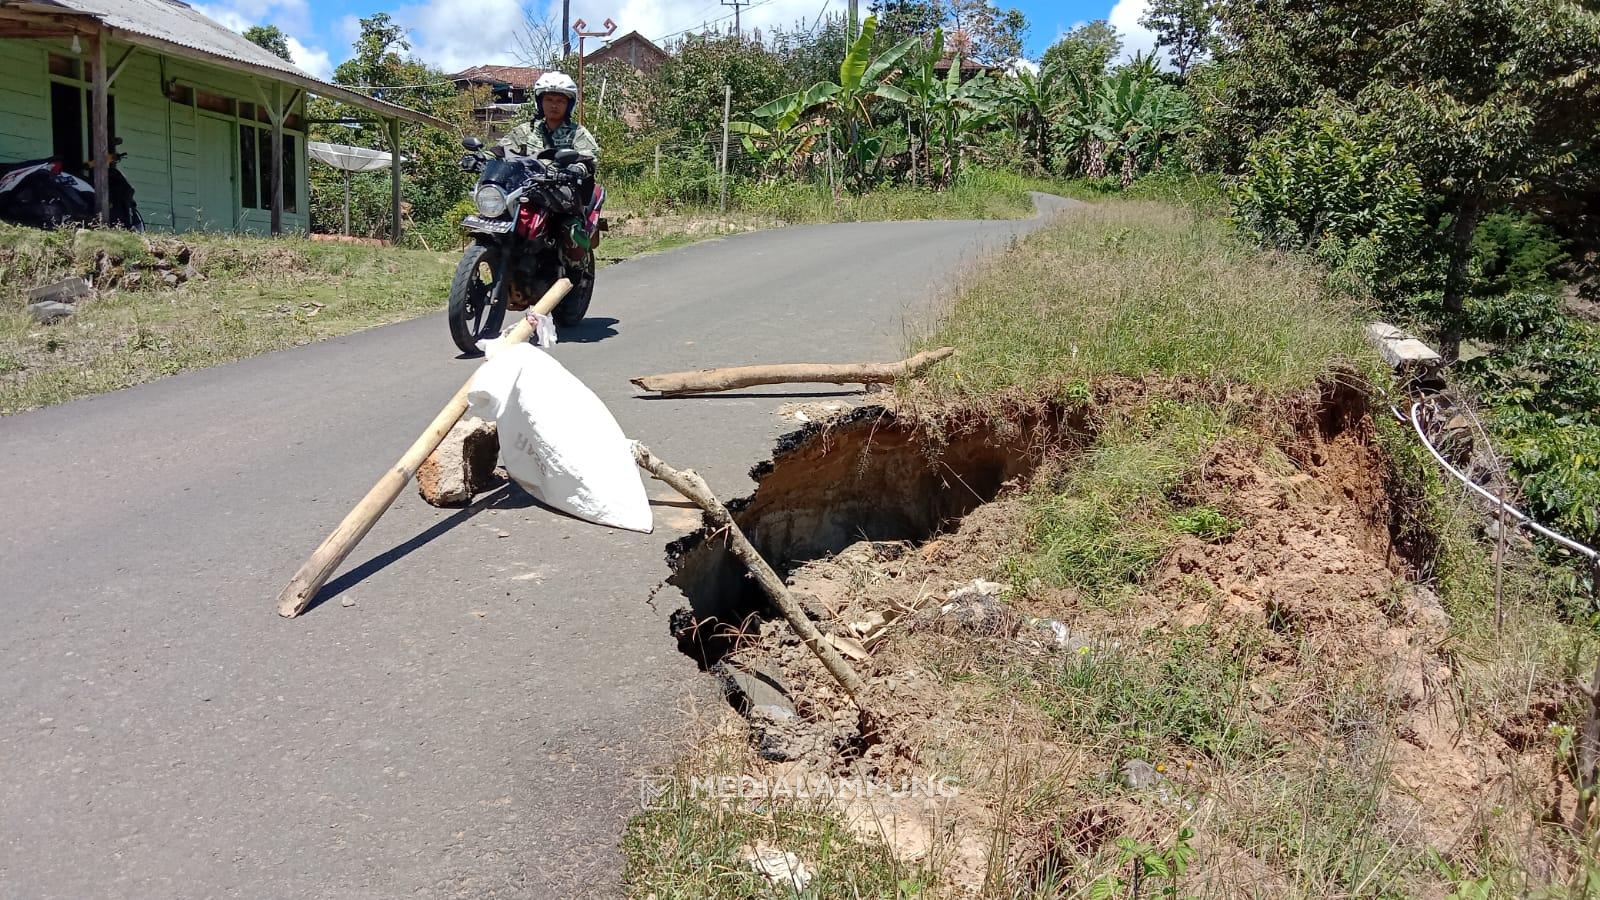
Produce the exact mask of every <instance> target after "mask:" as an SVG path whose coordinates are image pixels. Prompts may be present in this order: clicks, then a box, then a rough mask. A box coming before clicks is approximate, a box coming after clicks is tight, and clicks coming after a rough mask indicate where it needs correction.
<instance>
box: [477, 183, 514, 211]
mask: <svg viewBox="0 0 1600 900" xmlns="http://www.w3.org/2000/svg"><path fill="white" fill-rule="evenodd" d="M472 203H473V205H474V206H476V207H477V208H478V215H480V216H483V217H484V218H485V219H498V218H500V217H501V216H503V215H505V212H506V192H505V191H502V190H501V189H499V188H497V187H495V186H494V185H492V184H486V185H484V186H483V187H480V188H478V191H477V193H475V194H473V195H472Z"/></svg>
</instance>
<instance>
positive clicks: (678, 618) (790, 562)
mask: <svg viewBox="0 0 1600 900" xmlns="http://www.w3.org/2000/svg"><path fill="white" fill-rule="evenodd" d="M1064 431H1070V432H1072V433H1076V434H1080V435H1081V434H1082V431H1081V430H1078V429H1067V428H1065V427H1064V426H1063V423H1062V422H1061V421H1060V416H1059V415H1058V414H1055V413H1040V414H1036V415H1033V416H1028V417H1025V418H1024V419H1023V420H1022V421H1020V422H1019V421H1017V420H1012V421H1011V422H1010V423H1008V424H1007V425H1006V426H1005V430H1004V432H1001V431H998V430H997V429H996V427H995V425H994V424H993V423H992V422H991V421H988V420H986V419H972V420H969V421H965V422H956V423H950V422H946V423H943V424H942V425H941V426H940V428H939V429H938V433H937V434H935V433H933V432H931V431H930V430H929V429H927V428H926V427H924V426H923V425H920V424H918V423H915V422H912V421H909V420H907V419H905V418H902V417H901V416H897V415H896V414H895V413H893V412H890V411H888V410H886V409H883V408H882V407H876V406H867V407H862V408H860V409H858V410H856V411H855V412H853V413H851V414H850V415H848V416H845V417H842V418H839V419H835V420H833V421H831V422H828V423H826V424H822V425H815V426H812V427H809V428H807V429H804V430H802V431H798V432H795V433H793V434H790V435H788V436H786V437H784V438H782V439H781V440H780V441H779V444H778V447H777V450H776V452H775V453H774V454H773V457H772V459H771V460H770V461H768V462H764V463H762V464H760V465H758V466H756V467H755V469H754V470H753V471H752V472H751V475H752V477H754V478H755V479H756V482H757V487H756V491H755V493H754V494H753V495H751V496H750V497H746V498H744V499H742V500H737V501H734V502H732V503H729V504H728V506H729V509H730V510H731V511H732V512H733V514H734V518H735V520H736V521H737V522H738V523H739V527H740V528H741V529H742V530H743V531H744V532H745V534H746V535H747V536H748V537H749V538H750V542H751V543H752V544H754V545H755V547H756V549H757V550H759V551H760V552H761V555H762V556H763V557H765V558H766V560H767V561H768V562H769V563H771V564H772V567H773V568H774V569H776V570H777V571H778V573H779V574H780V575H784V576H787V574H788V573H789V572H790V571H792V570H793V569H794V568H795V567H797V566H799V565H801V564H803V563H805V562H808V561H811V560H814V559H820V558H822V557H826V556H831V555H833V554H835V553H837V552H839V551H840V550H843V549H844V548H846V547H848V546H850V545H851V544H854V543H856V542H858V541H863V540H870V541H912V542H921V541H926V540H928V539H929V538H931V537H933V536H934V535H937V534H939V533H941V532H943V531H946V530H949V529H951V528H953V527H954V526H955V525H956V524H958V523H959V522H960V520H961V518H962V517H963V516H965V515H966V514H967V513H969V512H971V511H972V510H973V509H975V508H977V507H978V506H979V505H980V504H983V503H987V502H989V501H990V500H993V499H994V498H995V497H996V496H997V495H998V494H999V493H1000V491H1001V489H1002V488H1003V487H1004V486H1005V485H1006V484H1007V483H1010V482H1013V481H1015V480H1018V479H1023V478H1026V476H1028V475H1029V474H1031V473H1032V472H1033V470H1034V468H1035V467H1036V466H1037V463H1038V459H1039V453H1040V452H1041V448H1044V447H1047V446H1051V445H1054V446H1055V447H1056V448H1057V449H1059V448H1060V447H1061V446H1062V443H1063V439H1062V434H1063V432H1064ZM1067 443H1073V442H1072V441H1067ZM668 555H669V559H670V560H671V562H672V565H673V569H674V574H673V575H672V577H671V578H670V579H668V582H669V583H670V584H672V585H673V586H675V587H677V588H678V589H679V590H681V591H683V593H684V595H685V596H686V597H687V598H688V600H689V605H688V607H686V608H684V609H680V610H678V611H677V612H676V613H674V614H673V617H672V630H673V634H674V636H675V637H676V638H677V639H678V645H679V648H680V649H682V650H683V651H684V652H685V653H687V654H689V655H690V656H692V657H694V658H695V659H696V660H697V661H698V662H699V663H700V665H701V666H702V667H710V666H712V665H714V664H715V663H716V662H717V661H718V660H720V659H721V658H722V657H723V656H724V655H726V654H727V653H728V652H729V651H731V650H732V649H734V647H735V646H736V645H737V641H738V635H739V634H740V633H742V632H746V631H753V630H754V626H755V625H756V623H757V621H758V620H760V619H766V618H770V617H772V616H775V615H776V614H777V612H776V610H775V609H774V608H773V607H772V606H771V604H770V602H769V601H768V599H767V597H766V595H765V594H763V593H762V592H761V589H760V588H759V587H758V586H757V585H756V584H755V583H754V581H753V580H751V579H750V578H749V577H748V576H747V574H746V572H745V568H744V565H743V564H742V563H740V562H739V560H738V559H737V558H735V557H734V556H733V554H731V553H730V552H728V550H727V544H726V541H724V540H723V539H722V537H721V536H720V535H716V534H707V533H706V532H705V531H700V532H696V533H694V534H691V535H689V536H687V537H685V538H683V539H681V540H679V541H676V542H674V543H673V544H672V545H671V546H670V547H669V548H668Z"/></svg>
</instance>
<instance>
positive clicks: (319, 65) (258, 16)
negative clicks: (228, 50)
mask: <svg viewBox="0 0 1600 900" xmlns="http://www.w3.org/2000/svg"><path fill="white" fill-rule="evenodd" d="M194 8H195V9H196V10H197V11H198V12H199V13H200V14H201V15H204V16H206V17H208V18H210V19H213V20H215V21H217V22H220V23H221V24H222V25H223V26H225V27H226V28H228V29H229V30H232V31H238V32H243V31H244V30H245V29H247V28H249V27H251V26H252V25H276V26H278V27H279V28H281V29H282V30H283V32H284V34H285V35H286V36H287V37H288V43H289V55H290V56H291V57H292V58H293V59H294V64H295V65H296V66H299V67H300V68H301V69H304V70H305V71H307V72H309V73H311V74H312V75H315V76H317V77H318V78H322V79H327V78H330V77H332V75H333V59H332V57H331V56H330V55H329V54H328V51H326V50H324V49H322V48H321V47H317V46H313V45H310V44H307V43H305V42H303V41H301V40H300V39H299V38H297V37H295V36H294V32H300V33H302V34H304V33H306V32H308V31H310V30H311V9H310V7H309V6H308V5H307V2H306V0H219V2H217V3H210V4H202V3H197V4H195V5H194Z"/></svg>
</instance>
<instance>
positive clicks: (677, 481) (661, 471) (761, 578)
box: [633, 444, 868, 713]
mask: <svg viewBox="0 0 1600 900" xmlns="http://www.w3.org/2000/svg"><path fill="white" fill-rule="evenodd" d="M633 458H634V461H635V462H637V463H638V464H639V468H641V469H644V470H645V471H646V472H649V473H650V474H651V475H654V476H655V477H657V478H659V479H661V480H662V481H664V482H666V483H667V484H668V485H669V486H670V487H671V488H672V489H673V490H675V491H677V492H678V493H680V494H682V495H683V496H685V497H687V498H689V499H690V500H693V501H694V502H695V504H696V505H697V506H699V507H700V508H701V509H703V510H705V511H706V514H707V515H708V516H709V517H710V518H711V524H712V525H713V526H714V527H716V528H718V529H726V530H727V532H728V544H729V547H730V549H732V551H733V555H734V556H737V557H739V561H740V562H742V563H744V565H745V568H747V569H749V570H750V574H751V576H752V577H754V578H755V580H756V583H757V584H759V585H761V589H762V590H763V591H766V593H767V596H768V597H771V598H772V602H773V603H774V604H775V605H776V606H777V607H778V611H779V612H781V613H783V617H784V618H785V619H788V620H789V626H790V627H791V628H793V629H794V631H795V634H797V635H799V636H800V640H801V641H802V642H804V643H805V645H806V647H807V648H808V649H809V650H810V651H811V652H812V653H814V654H816V656H817V659H819V660H821V661H822V666H823V668H825V669H827V670H828V674H830V675H832V676H833V678H834V680H835V681H837V682H838V683H839V687H841V688H843V689H844V692H845V694H846V695H848V696H849V697H850V700H851V702H853V703H855V705H856V708H857V709H859V710H861V711H862V712H863V713H866V712H868V710H867V709H866V707H864V706H863V703H864V702H865V695H866V685H864V684H863V683H862V682H861V676H860V675H857V674H856V672H855V670H854V669H852V668H850V664H849V663H847V662H845V661H844V658H843V657H841V656H840V655H839V651H837V650H835V649H834V648H833V645H832V644H830V643H828V642H827V640H825V639H824V638H823V636H822V633H821V632H819V631H818V630H817V626H815V625H813V624H811V619H810V618H808V617H807V616H806V612H805V610H803V609H801V608H800V604H799V603H798V602H796V601H795V599H794V596H793V595H792V594H790V593H789V589H788V588H787V587H785V586H784V583H783V579H781V578H779V577H778V573H776V572H774V571H772V567H771V566H769V565H767V561H766V560H765V559H762V558H761V554H760V553H758V552H757V551H756V548H755V546H754V545H752V544H751V543H750V539H749V538H747V537H745V536H744V532H743V531H741V530H740V529H739V526H738V525H737V524H736V523H735V522H734V521H733V516H732V515H731V514H729V512H728V508H727V507H726V506H723V505H722V501H720V500H718V499H717V497H716V495H715V494H713V493H711V486H710V485H708V484H706V482H705V479H703V478H701V477H700V476H699V475H698V474H696V473H695V471H694V470H693V469H685V470H683V471H681V472H680V471H678V470H677V469H674V468H672V467H671V466H669V465H667V464H666V463H664V462H662V461H661V460H659V459H657V458H656V457H655V454H653V453H651V452H650V448H648V447H646V446H644V445H643V444H634V445H633Z"/></svg>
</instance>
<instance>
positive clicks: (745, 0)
mask: <svg viewBox="0 0 1600 900" xmlns="http://www.w3.org/2000/svg"><path fill="white" fill-rule="evenodd" d="M850 2H851V3H854V2H855V0H850ZM722 5H723V6H731V7H733V33H734V34H737V35H738V36H740V37H744V29H743V28H741V27H739V8H740V7H742V6H749V5H750V0H722Z"/></svg>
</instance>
